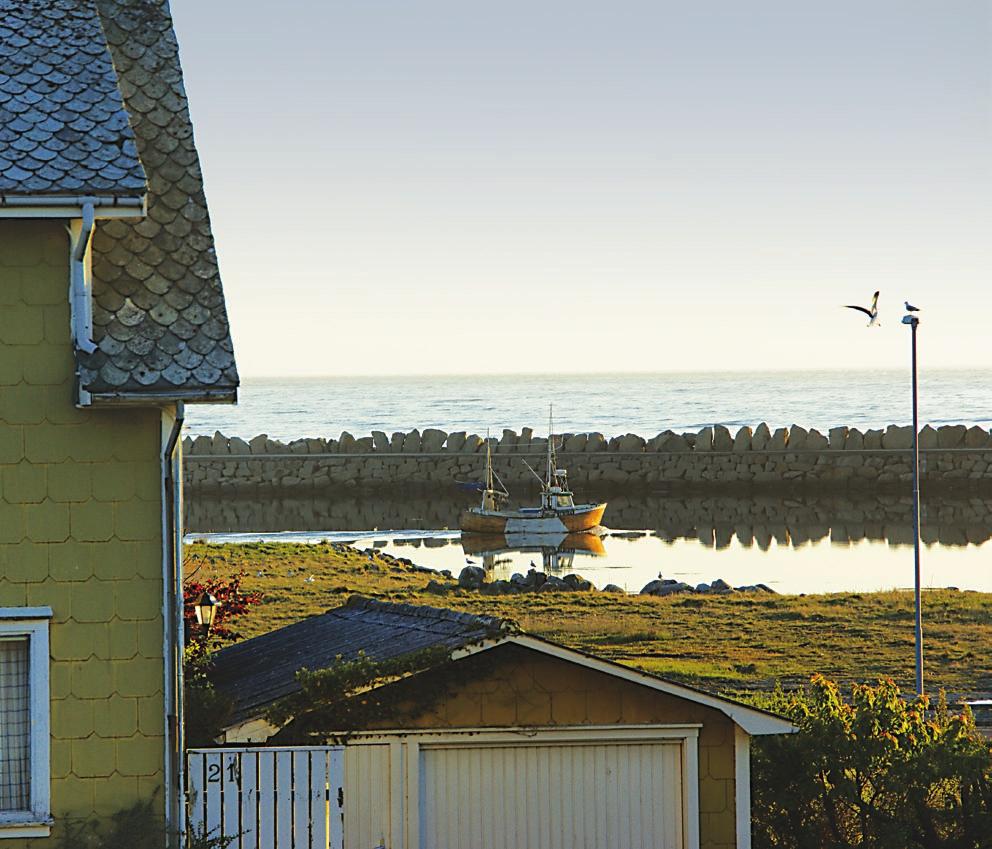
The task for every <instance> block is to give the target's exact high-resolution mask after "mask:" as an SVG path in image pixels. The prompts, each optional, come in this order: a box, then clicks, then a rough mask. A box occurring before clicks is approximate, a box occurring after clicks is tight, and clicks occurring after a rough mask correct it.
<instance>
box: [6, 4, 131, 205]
mask: <svg viewBox="0 0 992 849" xmlns="http://www.w3.org/2000/svg"><path fill="white" fill-rule="evenodd" d="M144 193H145V174H144V171H143V170H142V167H141V163H140V162H139V161H138V151H137V148H136V147H135V141H134V133H133V132H132V130H131V127H130V125H129V123H128V114H127V112H126V111H125V109H124V104H123V103H122V101H121V94H120V91H119V90H118V88H117V75H116V73H115V72H114V67H113V65H112V64H111V59H110V53H109V51H108V50H107V44H106V42H105V41H104V38H103V31H102V29H101V25H100V18H99V16H98V15H97V11H96V8H95V6H94V5H93V3H92V2H91V0H90V1H89V2H86V1H85V0H84V2H80V0H0V195H39V194H51V195H68V194H71V195H101V196H114V197H130V198H140V197H141V196H143V195H144Z"/></svg>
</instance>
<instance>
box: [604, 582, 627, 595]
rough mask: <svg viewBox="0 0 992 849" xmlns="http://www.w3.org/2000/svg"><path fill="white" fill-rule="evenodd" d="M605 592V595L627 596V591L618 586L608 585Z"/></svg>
mask: <svg viewBox="0 0 992 849" xmlns="http://www.w3.org/2000/svg"><path fill="white" fill-rule="evenodd" d="M603 592H604V593H624V594H626V592H627V591H626V590H625V589H624V588H623V587H618V586H617V585H616V584H607V585H606V586H605V587H603Z"/></svg>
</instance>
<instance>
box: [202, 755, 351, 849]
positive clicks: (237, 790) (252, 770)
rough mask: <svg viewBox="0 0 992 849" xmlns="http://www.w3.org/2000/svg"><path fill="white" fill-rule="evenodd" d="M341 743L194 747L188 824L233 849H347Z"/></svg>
mask: <svg viewBox="0 0 992 849" xmlns="http://www.w3.org/2000/svg"><path fill="white" fill-rule="evenodd" d="M343 783H344V749H343V747H341V746H319V747H301V748H275V747H273V748H253V749H190V750H189V751H188V752H187V754H186V785H187V791H186V792H187V799H186V810H187V823H188V828H189V829H190V831H191V832H192V833H194V834H198V835H199V834H207V835H209V836H210V837H225V838H233V841H232V842H231V843H230V844H228V846H229V849H343V846H344V830H343V825H342V818H343V806H344V790H343Z"/></svg>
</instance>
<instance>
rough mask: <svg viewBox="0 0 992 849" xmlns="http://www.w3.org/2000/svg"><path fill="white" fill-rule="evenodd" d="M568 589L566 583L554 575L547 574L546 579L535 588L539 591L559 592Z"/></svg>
mask: <svg viewBox="0 0 992 849" xmlns="http://www.w3.org/2000/svg"><path fill="white" fill-rule="evenodd" d="M568 590H569V586H568V584H566V583H565V582H564V581H563V580H562V579H561V578H557V577H555V576H554V575H548V579H547V580H546V581H545V582H544V583H543V584H541V585H540V586H539V587H538V588H537V591H538V592H539V593H560V592H568Z"/></svg>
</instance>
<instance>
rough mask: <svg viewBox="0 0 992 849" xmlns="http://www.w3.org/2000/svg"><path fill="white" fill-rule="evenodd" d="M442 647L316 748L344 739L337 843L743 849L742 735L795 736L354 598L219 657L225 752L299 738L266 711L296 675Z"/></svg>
mask: <svg viewBox="0 0 992 849" xmlns="http://www.w3.org/2000/svg"><path fill="white" fill-rule="evenodd" d="M434 646H441V647H443V648H444V653H443V654H442V655H441V656H440V657H439V659H438V660H436V661H432V663H430V664H427V665H426V667H425V668H423V669H422V670H420V671H417V672H415V673H412V674H409V675H404V676H401V677H399V678H397V679H392V680H387V681H383V682H380V683H378V684H377V685H376V686H375V687H374V688H373V689H372V690H371V691H363V692H360V693H358V694H356V695H355V696H354V697H353V701H354V700H358V701H354V704H356V705H365V704H366V702H367V701H368V703H370V704H375V705H378V706H379V708H377V710H378V711H379V713H378V715H376V716H375V717H374V718H371V719H369V720H368V721H366V722H364V724H363V725H361V726H359V727H356V726H335V727H334V729H332V730H330V731H329V732H327V733H326V734H324V735H322V736H321V737H320V738H319V739H316V740H313V743H317V744H324V745H333V744H344V780H343V782H342V785H343V790H342V793H343V795H342V801H343V812H342V813H343V828H344V841H343V842H344V846H345V849H371V847H384V849H622V848H623V847H633V849H641V848H642V847H644V849H647V847H650V849H750V844H751V834H750V831H751V829H750V744H751V739H752V738H753V737H754V736H756V735H765V734H788V733H791V732H792V731H793V730H794V729H793V727H792V726H791V724H789V723H788V722H787V721H785V720H784V719H782V718H780V717H777V716H774V715H772V714H769V713H766V712H764V711H761V710H757V709H755V708H753V707H751V706H749V705H744V704H741V703H739V702H736V701H733V700H731V699H725V698H722V697H720V696H717V695H714V694H712V693H707V692H704V691H701V690H698V689H695V688H692V687H688V686H686V685H684V684H679V683H676V682H672V681H668V680H665V679H663V678H660V677H658V676H655V675H651V674H648V673H645V672H642V671H640V670H637V669H632V668H630V667H627V666H623V665H621V664H618V663H614V662H611V661H609V660H606V659H604V658H600V657H596V656H594V655H590V654H585V653H582V652H577V651H575V650H573V649H570V648H568V647H566V646H562V645H559V644H557V643H554V642H552V641H550V640H547V639H543V638H540V637H535V636H533V635H531V634H527V633H525V632H522V631H521V630H520V629H519V628H517V627H516V626H514V625H512V624H507V623H506V622H504V621H501V620H496V619H492V618H489V617H481V616H478V615H475V614H468V613H463V612H457V611H451V610H444V609H441V608H431V607H420V606H413V605H403V604H389V603H386V602H381V601H378V600H371V599H361V598H355V599H352V600H350V601H349V602H348V604H347V605H345V606H343V607H340V608H335V609H333V610H330V611H328V612H327V613H325V614H322V615H321V616H315V617H311V618H310V619H308V620H305V621H303V622H300V623H296V624H294V625H290V626H287V627H286V628H284V629H281V630H280V631H275V632H272V633H271V634H266V635H263V636H260V637H256V638H254V639H252V640H247V641H245V642H244V643H241V644H238V645H235V646H232V647H230V648H228V649H225V650H224V651H222V652H220V653H219V654H218V659H217V662H216V665H215V673H216V675H215V678H214V680H215V684H216V686H217V687H218V689H220V690H222V691H223V692H225V693H227V694H228V695H229V696H230V697H231V698H232V700H233V702H234V704H235V710H234V713H233V715H232V720H231V723H230V725H229V726H227V728H226V731H225V736H224V742H226V743H228V744H235V745H246V744H250V745H267V746H286V745H293V746H297V745H300V744H301V743H302V742H304V741H303V740H301V739H300V738H299V735H298V731H297V729H295V728H294V726H293V722H290V723H288V724H287V725H285V726H283V727H279V728H276V727H273V726H272V725H270V724H269V723H268V720H267V719H266V715H265V709H266V706H267V705H269V704H271V703H273V701H275V700H276V699H278V698H279V697H282V696H284V695H286V694H288V693H292V692H293V688H294V687H298V686H299V685H298V683H297V681H296V672H297V670H298V669H300V668H301V667H307V668H310V669H314V668H323V667H326V666H329V665H333V664H334V663H335V662H338V660H339V659H340V658H348V657H354V656H355V655H356V653H358V652H362V653H363V654H364V655H365V656H367V657H371V658H389V657H396V656H403V655H404V654H405V653H409V652H416V651H422V650H424V648H425V647H428V648H430V647H434ZM432 656H433V655H432ZM362 711H363V712H367V708H365V707H363V708H362ZM337 729H339V730H337Z"/></svg>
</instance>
